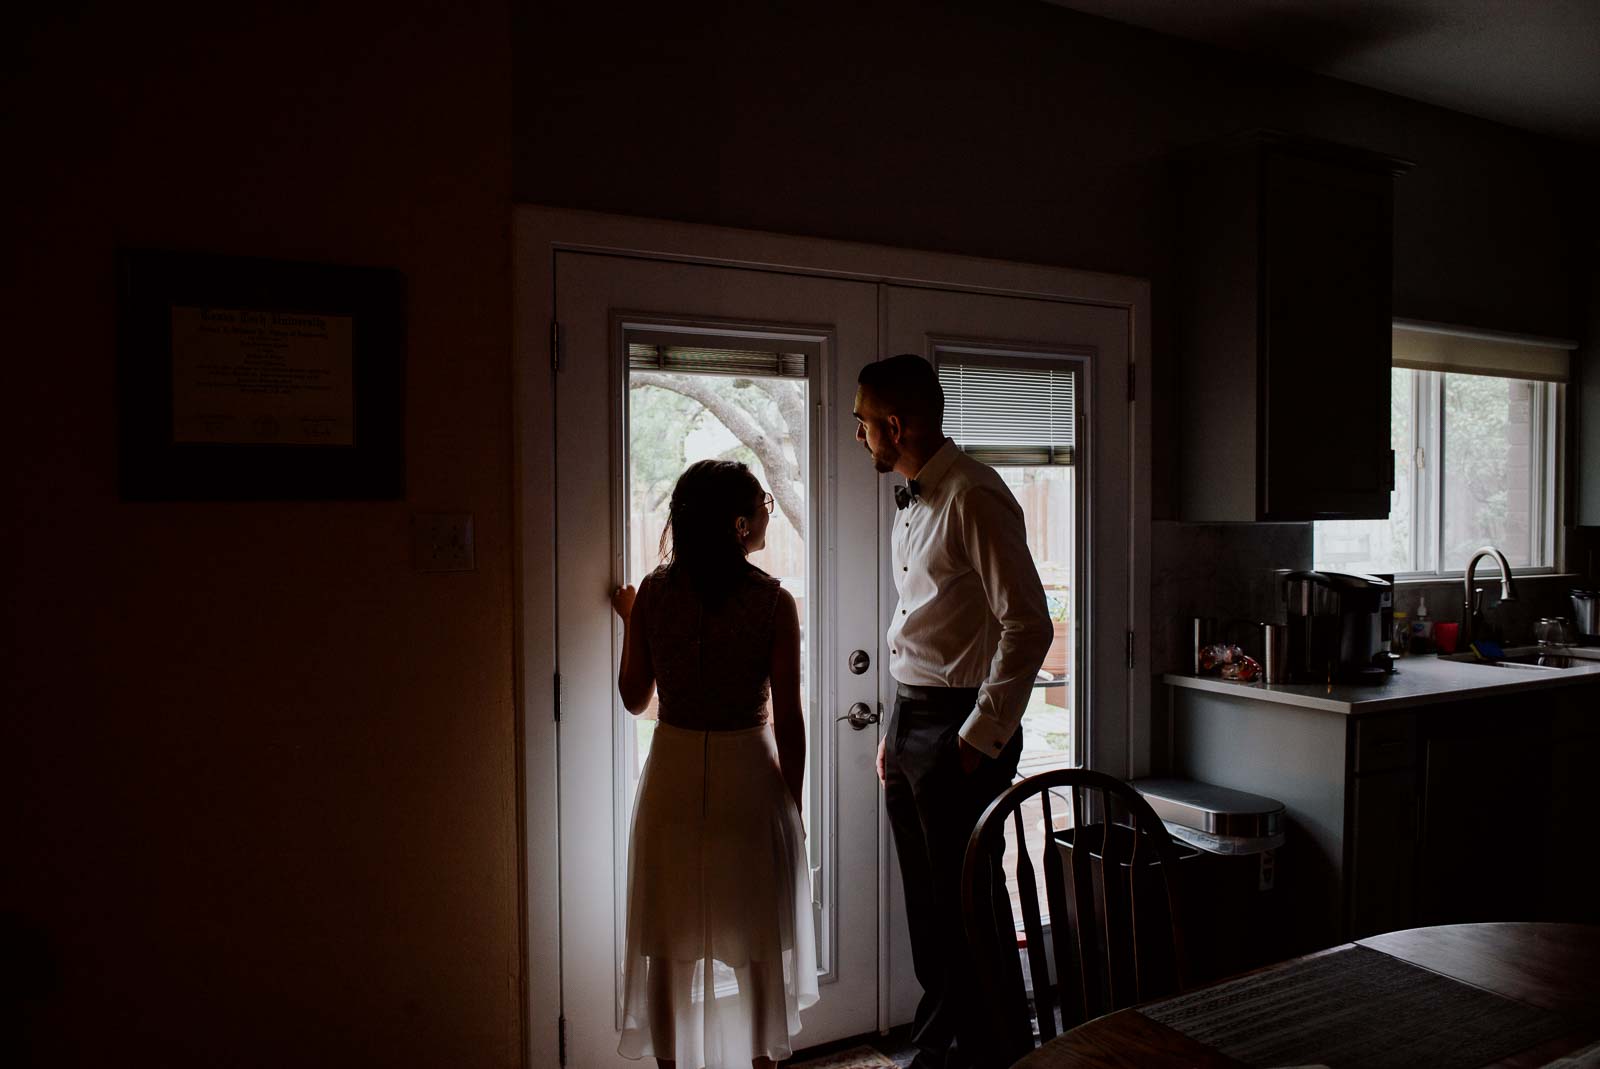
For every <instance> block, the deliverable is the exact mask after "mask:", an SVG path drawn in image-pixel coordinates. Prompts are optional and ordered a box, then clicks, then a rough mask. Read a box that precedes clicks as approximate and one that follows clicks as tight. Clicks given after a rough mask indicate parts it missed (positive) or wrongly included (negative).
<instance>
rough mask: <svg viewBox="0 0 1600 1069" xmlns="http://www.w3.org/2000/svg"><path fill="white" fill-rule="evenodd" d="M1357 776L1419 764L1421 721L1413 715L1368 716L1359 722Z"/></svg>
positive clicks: (1355, 768)
mask: <svg viewBox="0 0 1600 1069" xmlns="http://www.w3.org/2000/svg"><path fill="white" fill-rule="evenodd" d="M1352 750H1353V757H1352V760H1353V762H1354V765H1355V767H1354V769H1353V770H1352V771H1354V772H1355V774H1356V775H1358V776H1362V775H1366V774H1367V773H1369V772H1387V771H1388V770H1390V769H1394V768H1410V767H1411V766H1412V765H1414V764H1415V763H1416V750H1417V718H1416V717H1415V716H1413V715H1411V714H1409V713H1403V714H1396V715H1394V716H1364V717H1361V718H1360V719H1358V720H1356V721H1355V745H1354V747H1352Z"/></svg>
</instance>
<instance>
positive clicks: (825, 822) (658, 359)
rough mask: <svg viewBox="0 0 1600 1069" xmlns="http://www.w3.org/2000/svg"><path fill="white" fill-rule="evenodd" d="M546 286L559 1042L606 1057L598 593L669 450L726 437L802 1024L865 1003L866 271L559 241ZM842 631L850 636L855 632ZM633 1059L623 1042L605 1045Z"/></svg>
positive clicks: (621, 719) (630, 756)
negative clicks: (790, 851) (769, 703)
mask: <svg viewBox="0 0 1600 1069" xmlns="http://www.w3.org/2000/svg"><path fill="white" fill-rule="evenodd" d="M555 279H556V309H557V318H558V322H559V324H560V328H559V329H560V331H561V336H562V341H561V352H562V356H561V365H560V369H559V371H558V373H557V375H556V421H557V426H556V479H557V487H556V512H557V516H556V546H557V554H558V561H559V563H558V576H557V606H558V610H557V611H558V637H557V657H558V665H559V670H560V678H561V690H562V693H561V721H560V752H559V758H558V760H559V769H560V788H559V790H560V812H561V817H560V821H561V828H560V854H561V883H562V893H561V940H562V1005H563V1013H564V1016H565V1018H566V1029H567V1042H568V1064H573V1065H583V1066H602V1065H609V1064H613V1063H621V1061H622V1060H621V1059H620V1058H619V1057H618V1056H617V1054H616V1045H617V1037H618V1028H619V1024H618V1019H617V1006H618V996H617V990H618V984H619V979H620V965H621V955H622V948H623V947H624V946H625V933H624V930H623V918H624V912H623V906H624V901H623V899H624V896H625V894H626V887H625V886H624V883H623V879H624V877H623V874H624V873H625V871H626V867H625V863H626V857H627V836H628V832H629V821H630V815H631V809H632V805H633V801H634V798H633V788H634V785H635V783H636V781H637V777H638V773H639V770H640V768H641V766H642V764H643V760H644V756H645V753H646V752H647V750H648V746H649V737H650V732H651V729H652V727H653V723H652V722H651V720H650V719H649V715H650V714H649V713H647V714H646V716H645V718H643V719H637V720H636V719H635V718H633V717H631V716H630V715H629V714H628V713H627V712H626V711H625V710H623V709H622V707H621V705H620V703H619V702H618V701H617V699H616V687H615V679H616V663H617V658H618V656H619V654H620V640H621V630H620V627H619V625H618V624H617V622H616V620H615V617H614V616H613V615H612V613H611V609H610V602H609V595H610V592H611V590H612V589H613V588H614V587H616V586H617V585H619V584H621V583H634V584H637V583H638V581H639V579H640V578H641V576H642V575H643V574H646V573H647V572H648V571H649V570H650V569H651V568H652V567H654V566H655V564H656V563H657V562H658V556H657V546H658V545H659V538H660V532H661V525H662V521H663V514H664V507H665V502H664V496H665V494H667V493H670V490H671V483H672V481H673V480H674V479H675V478H676V476H677V474H678V472H679V471H681V470H682V467H683V465H685V464H686V463H688V462H690V461H692V460H694V459H700V458H702V457H708V456H711V457H734V458H741V459H745V460H746V461H747V462H749V463H750V464H751V466H752V469H753V470H755V471H756V473H757V476H758V477H759V478H761V480H762V482H763V485H764V486H766V487H767V488H768V489H769V490H771V491H772V493H773V496H774V498H775V499H776V503H775V510H774V512H775V514H774V517H773V522H772V523H771V524H770V526H769V530H768V548H767V550H766V551H764V559H757V560H756V563H758V564H760V565H762V566H763V567H765V568H766V569H767V570H768V571H769V572H771V573H772V574H774V575H776V576H778V578H780V579H781V580H782V581H783V582H784V584H785V586H786V587H787V588H788V589H789V590H790V592H791V593H792V594H794V595H795V599H796V601H797V602H798V603H799V605H800V609H801V624H802V635H803V638H802V642H803V661H804V669H803V680H804V683H803V687H804V693H803V699H804V708H805V711H806V719H807V728H808V731H807V743H808V745H807V753H808V768H807V775H806V782H807V791H808V797H807V802H806V806H805V822H806V828H807V845H808V852H809V854H810V864H811V867H812V873H813V880H812V888H813V899H814V916H815V918H816V921H817V932H818V943H819V945H818V948H817V949H818V958H817V961H818V968H819V970H820V971H821V973H822V975H821V977H820V980H821V983H820V989H821V997H820V999H819V1001H818V1003H817V1005H816V1006H814V1007H812V1008H811V1009H810V1010H808V1011H807V1012H806V1013H805V1015H804V1021H803V1024H804V1031H803V1033H802V1035H801V1037H800V1039H799V1042H800V1043H802V1044H805V1045H811V1044H814V1043H820V1042H824V1041H826V1040H829V1039H835V1038H839V1037H841V1036H848V1035H856V1034H859V1033H862V1032H869V1031H872V1030H873V1029H875V1028H876V1027H877V1024H878V1012H877V1008H878V997H877V995H878V953H877V948H878V941H879V937H878V919H879V917H878V915H879V901H878V899H879V895H878V876H877V872H878V858H879V855H880V849H879V842H878V828H879V816H878V786H877V780H876V776H875V772H874V768H873V762H874V756H875V751H876V747H877V741H878V733H877V730H875V729H873V726H872V724H871V723H870V719H871V718H870V716H869V717H860V716H858V718H857V719H858V721H861V722H862V723H863V728H865V730H856V729H853V728H852V727H851V726H850V722H849V721H848V720H846V721H844V722H840V721H839V720H838V718H839V717H841V716H844V715H845V714H846V713H847V712H848V711H849V710H850V709H851V707H852V706H858V712H859V711H861V710H866V711H867V712H868V713H876V710H877V706H878V702H879V699H880V693H879V678H880V666H881V658H880V657H879V645H880V642H881V636H882V634H883V628H882V625H881V620H882V616H883V612H882V610H881V608H880V605H879V601H878V588H879V582H878V553H877V546H878V543H879V537H878V515H879V499H880V489H879V486H878V479H877V476H876V474H875V473H874V472H873V470H872V465H871V463H870V461H869V459H868V458H867V457H866V456H865V455H864V454H863V453H862V451H861V449H860V447H859V446H858V445H856V443H855V440H854V424H853V422H852V421H851V419H850V410H851V403H852V401H853V400H854V392H855V382H856V375H857V373H858V372H859V370H860V368H861V365H862V363H863V362H865V361H869V360H871V359H873V358H874V357H875V355H876V352H877V300H878V294H877V288H876V287H875V286H873V285H871V284H869V283H864V282H853V281H842V280H834V279H823V278H805V277H797V276H793V275H786V274H781V273H776V272H768V271H751V270H738V269H733V268H725V267H708V266H701V265H690V264H679V263H669V262H663V261H654V260H643V259H631V258H627V257H619V256H608V255H595V254H588V253H575V252H563V253H560V254H558V255H557V258H556V268H555ZM856 651H861V652H862V653H864V654H865V657H864V658H863V657H861V656H860V655H859V654H857V655H856V656H854V658H853V657H852V655H853V654H856ZM628 1064H632V1063H628Z"/></svg>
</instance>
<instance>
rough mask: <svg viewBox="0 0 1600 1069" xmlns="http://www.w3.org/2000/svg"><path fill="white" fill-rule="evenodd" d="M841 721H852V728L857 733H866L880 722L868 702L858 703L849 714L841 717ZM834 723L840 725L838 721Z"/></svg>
mask: <svg viewBox="0 0 1600 1069" xmlns="http://www.w3.org/2000/svg"><path fill="white" fill-rule="evenodd" d="M839 720H848V721H850V727H851V728H852V729H853V730H855V731H865V730H866V729H867V728H869V727H871V726H872V725H873V724H876V723H877V722H878V714H877V713H876V712H874V711H873V708H872V706H870V705H868V704H867V703H866V702H856V703H855V704H854V705H852V706H851V707H850V711H849V712H848V713H845V714H844V715H843V716H841V717H839ZM834 723H838V720H836V721H834Z"/></svg>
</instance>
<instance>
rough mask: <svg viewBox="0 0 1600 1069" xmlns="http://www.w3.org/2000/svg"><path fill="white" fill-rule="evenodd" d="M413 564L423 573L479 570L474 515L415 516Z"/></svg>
mask: <svg viewBox="0 0 1600 1069" xmlns="http://www.w3.org/2000/svg"><path fill="white" fill-rule="evenodd" d="M411 563H412V567H414V568H416V570H417V571H419V572H470V571H473V570H475V569H476V568H477V560H476V558H475V556H474V555H473V551H472V513H470V512H418V513H414V514H413V515H412V517H411Z"/></svg>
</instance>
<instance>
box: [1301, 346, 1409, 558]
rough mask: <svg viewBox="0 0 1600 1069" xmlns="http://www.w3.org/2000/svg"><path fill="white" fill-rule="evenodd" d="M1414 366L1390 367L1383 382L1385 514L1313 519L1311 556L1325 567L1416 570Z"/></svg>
mask: <svg viewBox="0 0 1600 1069" xmlns="http://www.w3.org/2000/svg"><path fill="white" fill-rule="evenodd" d="M1419 374H1420V373H1419V372H1415V371H1410V370H1407V369H1405V368H1395V369H1394V370H1393V371H1391V372H1390V382H1389V446H1390V448H1392V449H1393V450H1394V456H1395V472H1394V490H1393V492H1391V493H1390V494H1389V518H1388V519H1386V520H1318V521H1317V523H1316V524H1315V525H1314V530H1315V533H1314V536H1313V538H1314V548H1313V552H1312V560H1313V561H1315V562H1316V563H1315V566H1316V567H1317V568H1320V569H1324V570H1327V571H1331V572H1357V573H1362V574H1370V573H1374V572H1382V573H1385V574H1393V573H1395V572H1414V571H1418V570H1419V569H1420V568H1421V567H1422V565H1421V563H1420V562H1418V561H1417V560H1416V559H1415V557H1414V556H1413V552H1412V545H1413V541H1414V539H1413V527H1412V525H1413V517H1414V513H1415V490H1416V486H1415V479H1413V477H1412V476H1413V474H1414V471H1413V469H1414V468H1415V464H1416V461H1415V457H1416V453H1417V449H1416V435H1415V430H1416V428H1415V426H1414V420H1413V419H1412V412H1413V410H1414V409H1413V406H1412V397H1413V392H1412V391H1413V386H1414V385H1415V383H1416V381H1417V379H1418V377H1419Z"/></svg>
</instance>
